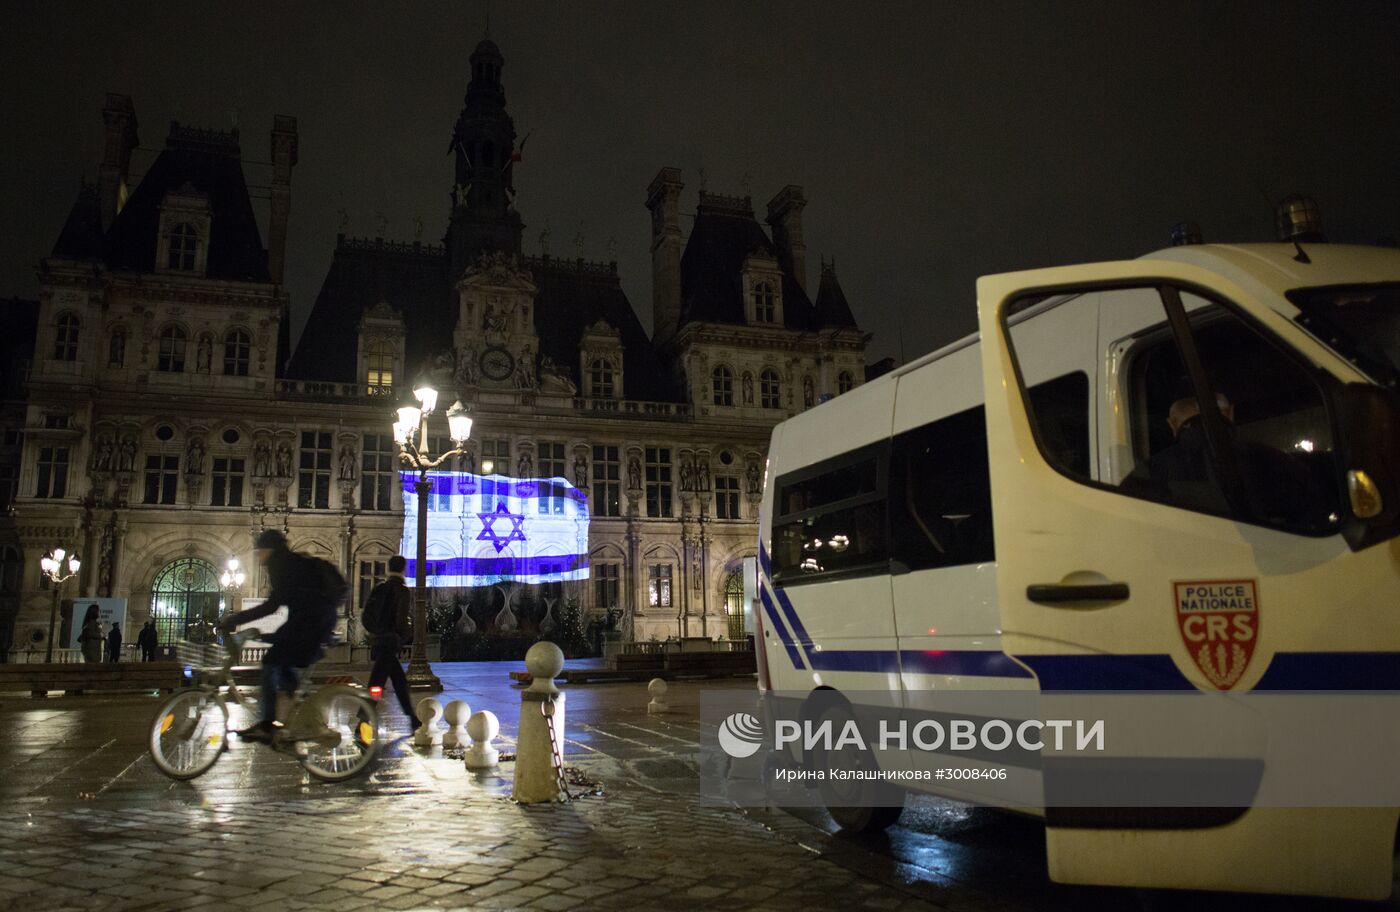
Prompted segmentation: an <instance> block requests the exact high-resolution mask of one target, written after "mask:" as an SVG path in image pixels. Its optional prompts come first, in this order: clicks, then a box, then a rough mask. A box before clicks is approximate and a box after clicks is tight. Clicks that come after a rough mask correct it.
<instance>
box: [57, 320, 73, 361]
mask: <svg viewBox="0 0 1400 912" xmlns="http://www.w3.org/2000/svg"><path fill="white" fill-rule="evenodd" d="M54 330H55V333H54V337H53V357H54V360H55V361H77V360H78V318H77V316H76V315H74V314H70V313H66V314H63V315H62V316H60V317H59V318H58V322H57V323H56V324H54Z"/></svg>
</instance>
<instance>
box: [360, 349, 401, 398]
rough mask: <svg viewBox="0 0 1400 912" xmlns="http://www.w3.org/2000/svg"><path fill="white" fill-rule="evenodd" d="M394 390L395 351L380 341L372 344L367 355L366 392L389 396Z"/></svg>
mask: <svg viewBox="0 0 1400 912" xmlns="http://www.w3.org/2000/svg"><path fill="white" fill-rule="evenodd" d="M393 390H394V350H393V348H391V347H390V346H389V343H388V342H385V341H384V340H382V339H380V340H377V341H375V342H372V343H370V346H369V351H368V352H366V353H365V392H366V393H367V394H369V395H371V396H387V395H388V394H389V393H391V392H393Z"/></svg>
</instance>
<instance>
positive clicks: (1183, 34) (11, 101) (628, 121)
mask: <svg viewBox="0 0 1400 912" xmlns="http://www.w3.org/2000/svg"><path fill="white" fill-rule="evenodd" d="M390 9H392V10H393V12H390V11H389V10H390ZM5 20H6V22H5V24H6V26H7V27H6V29H5V34H4V36H3V37H0V86H3V90H0V122H3V124H4V128H5V135H6V138H5V142H4V145H3V151H0V157H2V158H0V160H3V161H4V163H5V172H6V179H5V180H3V181H0V295H14V294H19V295H26V296H28V295H33V294H35V293H36V291H37V282H36V280H35V278H34V268H35V265H36V263H37V261H38V259H39V258H40V257H42V256H43V255H45V254H46V253H47V252H48V250H49V248H50V247H51V245H52V244H53V241H54V240H55V238H56V237H57V235H58V231H59V228H60V227H61V226H62V223H63V219H64V216H65V215H66V213H67V210H68V207H69V206H70V204H71V203H72V200H73V198H74V195H75V193H76V191H77V187H78V183H79V179H80V178H81V177H82V176H83V174H84V173H86V174H87V176H88V178H89V179H92V178H94V177H95V175H96V168H97V163H98V161H99V158H100V156H101V152H102V118H101V113H100V111H101V107H102V103H103V98H104V93H106V92H109V91H116V92H125V93H128V94H130V95H131V96H132V97H133V99H134V102H135V106H136V111H137V116H138V118H139V120H140V135H141V145H142V148H143V149H149V150H156V149H159V148H160V147H161V146H162V145H163V143H164V139H165V134H166V130H167V126H168V123H169V121H170V120H171V119H179V120H181V121H182V122H184V123H190V124H195V125H201V126H212V127H223V128H227V127H228V126H229V125H230V123H231V120H230V116H231V112H232V111H233V110H234V109H237V117H238V122H239V125H240V127H241V130H242V144H243V150H244V154H245V156H247V157H248V158H250V159H254V160H256V161H258V162H265V161H266V160H267V158H268V154H269V153H268V138H267V134H268V130H269V129H270V128H271V125H272V115H273V114H274V113H285V114H292V115H295V116H296V117H297V119H298V122H299V126H300V133H301V140H300V142H301V144H300V164H299V165H298V166H297V168H296V171H295V173H294V175H293V180H292V223H291V241H290V249H289V253H288V276H287V283H288V285H289V287H290V290H291V294H292V300H293V309H294V315H295V317H296V319H297V320H298V321H300V320H301V319H304V318H305V315H306V313H307V312H308V310H309V309H310V305H311V303H312V301H313V299H314V297H315V294H316V291H317V289H318V288H319V287H320V283H321V280H322V278H323V277H324V275H325V272H326V269H327V266H328V265H329V262H330V256H331V251H332V248H333V246H334V241H335V234H336V230H337V227H338V225H339V222H340V215H339V214H338V213H339V210H341V209H344V210H345V211H346V212H347V213H348V216H349V228H348V233H350V234H354V235H363V236H371V237H372V236H374V235H376V234H377V233H378V230H377V226H378V223H379V215H378V213H383V217H384V219H385V220H386V221H387V232H386V234H387V236H388V237H391V238H395V239H399V240H409V241H411V240H413V238H414V235H415V226H414V218H415V216H419V217H421V218H422V220H423V223H424V231H423V240H424V241H432V242H437V241H439V240H440V239H441V236H442V233H443V230H444V227H445V223H446V215H447V203H448V201H447V193H448V190H449V187H450V184H451V173H452V172H451V161H450V159H449V158H448V157H447V155H446V150H447V142H448V137H449V135H450V132H451V129H452V124H453V122H454V120H455V119H456V116H457V113H458V111H459V109H460V107H461V102H462V95H463V93H464V92H465V90H466V85H467V81H468V63H467V57H468V55H469V54H470V53H471V50H472V48H473V47H474V46H475V45H476V42H477V41H478V40H479V39H480V37H481V35H482V33H483V26H484V21H485V7H484V4H483V3H480V2H473V3H465V2H456V3H433V4H429V3H412V4H382V3H381V4H368V3H367V4H346V3H335V4H331V3H324V4H323V3H314V4H313V3H294V4H288V3H236V2H230V3H223V4H217V5H207V4H173V3H165V4H156V3H149V4H147V3H141V4H97V3H88V4H79V3H67V2H54V0H44V2H22V3H18V4H15V3H11V4H9V5H8V15H7V16H6V17H5ZM491 33H492V37H493V38H494V39H495V40H496V41H497V43H498V44H499V45H500V46H501V49H502V51H503V53H504V54H505V57H506V67H505V71H504V82H505V86H506V95H507V100H508V103H509V107H510V111H511V113H512V114H513V115H514V117H515V123H516V128H517V130H518V132H519V133H520V135H521V136H524V135H525V134H526V133H530V134H532V136H531V139H530V141H529V145H528V146H527V147H526V149H525V157H524V162H523V163H522V164H521V165H520V166H518V167H517V168H516V185H517V188H518V190H519V197H518V206H519V208H520V210H521V212H522V214H523V216H524V218H525V221H526V224H527V227H526V231H525V237H526V242H525V248H526V251H527V252H530V253H536V252H538V250H539V240H538V236H539V233H540V231H541V229H543V228H545V227H546V226H547V227H548V228H549V229H550V240H549V251H550V253H551V254H552V255H555V256H575V255H578V252H579V248H578V247H576V240H575V239H576V238H578V239H580V242H581V254H582V255H583V256H584V257H587V258H590V259H599V260H603V259H608V258H609V248H610V242H613V243H615V244H616V257H617V259H618V261H619V263H620V268H621V270H622V276H623V284H624V287H625V288H626V290H627V293H628V295H629V297H630V298H631V300H632V303H633V305H634V307H636V309H637V311H638V313H639V315H640V316H641V318H642V320H643V322H644V323H645V324H646V325H647V326H650V325H651V313H650V310H651V308H650V302H651V280H650V267H649V264H648V257H649V254H648V218H647V212H646V209H645V208H644V205H643V203H644V199H645V195H646V194H645V192H646V186H647V184H648V182H649V181H650V180H651V178H652V177H653V176H654V175H655V173H656V171H657V170H658V169H659V168H660V167H662V166H664V165H673V166H676V167H679V168H681V169H682V170H683V171H684V173H685V180H686V195H685V197H684V211H686V212H693V211H694V204H695V196H694V194H695V191H696V190H697V189H698V188H699V186H700V183H701V178H700V174H699V169H701V168H703V169H704V170H705V172H706V175H707V178H706V182H707V188H708V189H709V190H711V191H715V192H721V193H731V194H741V193H743V192H745V189H744V188H745V185H747V188H748V189H747V192H749V193H751V194H752V195H753V197H754V200H755V203H756V205H757V206H758V207H759V209H760V214H761V210H762V207H763V206H764V205H765V204H766V202H767V200H768V199H769V198H770V197H771V196H772V194H773V193H774V192H776V191H777V190H778V189H779V188H781V187H782V186H783V185H784V184H787V183H797V184H801V185H803V186H804V187H805V189H806V192H807V197H808V200H809V204H808V206H807V210H806V214H805V217H806V220H805V227H806V236H807V244H808V255H809V258H810V261H811V266H812V272H811V275H812V278H813V280H814V281H815V275H816V262H817V257H818V256H819V255H824V256H835V257H836V260H837V264H838V271H839V274H840V276H841V280H842V284H843V285H844V287H845V289H846V293H847V296H848V297H849V298H850V300H851V303H852V306H853V308H854V310H855V312H856V316H857V318H858V319H859V321H860V322H861V325H862V327H863V328H865V329H867V330H869V331H872V332H874V333H875V341H874V343H873V351H872V355H871V360H874V359H875V358H877V357H879V356H882V355H886V354H894V355H898V354H899V353H900V340H901V337H902V339H903V344H904V349H905V354H906V355H907V356H909V357H913V356H914V355H916V354H919V353H922V352H924V351H927V350H929V349H931V348H933V347H934V346H936V345H937V344H939V343H942V342H945V341H948V340H950V339H952V338H955V337H957V336H960V335H962V334H964V333H966V332H968V331H970V330H971V329H972V328H973V326H974V323H975V295H974V288H973V282H974V280H975V278H976V277H977V276H978V275H979V274H982V273H987V272H997V271H1004V270H1011V269H1018V268H1026V267H1035V266H1042V265H1049V264H1058V263H1070V262H1076V261H1084V260H1096V259H1113V258H1125V257H1132V256H1136V255H1138V254H1141V253H1144V252H1147V251H1149V250H1152V249H1155V248H1157V247H1161V246H1164V245H1165V244H1166V243H1167V241H1168V232H1169V229H1170V227H1171V225H1172V224H1173V223H1175V222H1177V221H1178V220H1181V219H1183V218H1190V219H1194V220H1196V221H1198V222H1199V223H1200V224H1201V226H1202V228H1203V229H1204V232H1205V235H1206V238H1207V240H1269V239H1271V237H1272V214H1271V209H1270V207H1269V204H1268V200H1267V199H1266V196H1267V197H1271V198H1273V199H1277V198H1279V197H1281V196H1282V195H1284V194H1285V193H1287V192H1290V191H1294V190H1302V191H1305V192H1308V193H1310V194H1312V195H1313V196H1315V197H1316V199H1317V200H1318V202H1319V204H1320V205H1321V207H1322V209H1323V215H1324V220H1325V222H1326V224H1327V228H1328V232H1329V235H1330V236H1331V238H1332V239H1333V240H1348V241H1360V242H1366V243H1371V242H1374V241H1376V240H1378V239H1380V238H1383V237H1392V238H1393V237H1395V236H1397V235H1400V53H1397V48H1400V4H1396V3H1392V2H1384V3H1382V2H1374V3H1366V2H1338V3H1318V2H1307V3H1286V2H1278V0H1266V2H1231V3H1171V4H1162V3H1154V4H1150V5H1149V4H1146V3H1122V2H1110V3H1072V4H1071V3H1039V4H1038V3H1027V2H1015V3H1007V4H1000V3H988V2H975V3H966V4H959V5H953V4H950V3H927V2H925V3H898V2H883V3H879V4H876V3H864V2H861V3H851V2H841V3H835V2H833V3H802V4H800V3H795V2H783V3H757V2H752V0H745V2H715V0H705V2H703V3H657V2H654V0H646V2H626V3H622V2H618V3H577V2H575V3H533V2H531V3H526V2H512V3H509V4H507V3H505V2H500V0H498V2H496V3H495V4H494V8H493V14H492V19H491ZM152 157H153V153H152V152H147V151H139V152H137V153H136V155H135V156H134V158H133V168H134V170H135V171H137V172H140V171H142V170H144V169H145V167H147V166H148V164H149V162H150V161H151V159H152ZM268 171H269V169H268V168H267V167H265V166H263V165H249V166H248V167H247V172H248V176H249V180H250V182H252V183H253V184H255V185H265V184H266V183H267V180H268ZM255 192H258V191H255ZM261 195H262V198H260V199H257V200H255V203H256V205H257V206H258V207H259V210H260V218H262V219H263V220H264V238H265V237H266V234H265V219H266V207H267V202H266V199H265V195H266V192H265V191H261ZM613 239H615V241H613Z"/></svg>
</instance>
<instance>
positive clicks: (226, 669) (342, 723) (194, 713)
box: [150, 629, 379, 782]
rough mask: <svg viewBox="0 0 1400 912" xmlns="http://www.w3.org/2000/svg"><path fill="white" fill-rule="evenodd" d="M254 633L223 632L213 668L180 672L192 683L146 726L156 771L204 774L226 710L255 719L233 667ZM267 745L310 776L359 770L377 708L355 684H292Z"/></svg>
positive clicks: (253, 704)
mask: <svg viewBox="0 0 1400 912" xmlns="http://www.w3.org/2000/svg"><path fill="white" fill-rule="evenodd" d="M258 636H260V633H259V631H257V630H253V629H245V630H242V631H239V632H238V633H232V634H228V635H227V636H226V637H225V638H224V647H225V652H226V656H225V658H224V663H223V666H222V667H221V668H218V669H209V670H204V671H195V670H194V669H187V672H188V673H189V674H191V675H192V676H193V677H194V686H193V687H192V688H191V689H189V690H186V691H183V692H181V693H178V694H176V695H175V696H173V697H171V698H170V699H169V700H168V701H166V703H165V704H164V705H163V706H162V707H161V708H160V712H158V713H157V714H156V718H155V721H154V722H153V723H152V725H151V738H150V751H151V759H152V760H154V761H155V764H156V767H157V768H158V769H159V770H160V771H161V772H162V773H164V774H165V775H167V776H169V777H171V778H172V779H193V778H195V777H196V776H199V775H201V774H203V773H205V772H207V771H208V770H209V769H210V768H212V767H213V766H214V764H215V763H216V762H218V759H219V757H221V756H222V755H223V754H224V752H225V751H227V750H228V747H229V745H228V741H229V733H230V728H229V715H230V709H231V708H232V709H236V710H239V711H240V715H243V716H247V717H256V715H257V712H258V708H257V699H256V695H254V694H249V693H245V691H244V690H242V689H240V688H239V687H238V684H237V683H236V682H235V681H234V679H233V666H234V664H235V663H236V661H237V659H238V655H239V653H240V652H241V650H242V648H243V644H244V643H245V642H247V641H248V640H249V639H253V638H257V637H258ZM306 678H307V675H305V674H303V676H302V680H303V681H305V680H306ZM271 746H272V748H273V750H276V751H278V752H279V753H285V754H290V755H291V756H292V757H294V758H296V760H297V761H299V762H300V763H301V765H302V766H303V767H305V768H306V771H307V772H308V773H310V774H311V775H313V776H315V777H316V778H317V779H322V780H325V781H328V782H338V781H340V780H343V779H349V778H350V777H352V776H355V775H357V774H359V773H361V772H363V771H364V770H365V769H366V768H367V767H368V766H369V765H370V763H371V762H372V761H373V760H374V757H375V755H376V753H377V752H378V750H379V708H378V705H377V704H376V703H375V701H374V700H372V699H370V697H369V694H368V693H367V692H366V691H365V690H364V688H362V687H360V686H359V685H355V684H329V685H326V686H323V687H321V688H319V689H317V690H316V691H315V692H314V693H311V694H309V695H308V694H307V693H306V691H305V689H304V688H298V690H297V692H296V693H295V694H294V695H293V696H292V698H291V702H290V707H289V708H288V710H287V712H286V724H284V725H280V726H278V727H277V730H276V732H275V734H274V735H273V739H272V742H271Z"/></svg>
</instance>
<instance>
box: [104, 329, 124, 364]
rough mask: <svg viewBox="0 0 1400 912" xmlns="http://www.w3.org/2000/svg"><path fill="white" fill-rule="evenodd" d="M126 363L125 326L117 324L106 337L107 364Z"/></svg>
mask: <svg viewBox="0 0 1400 912" xmlns="http://www.w3.org/2000/svg"><path fill="white" fill-rule="evenodd" d="M125 363H126V327H125V326H117V327H115V328H113V329H112V335H111V336H109V337H108V338H107V366H108V367H121V366H122V365H124V364H125Z"/></svg>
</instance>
